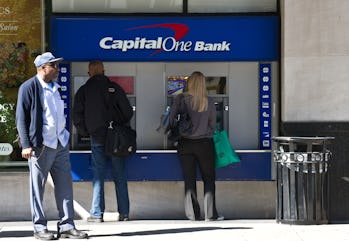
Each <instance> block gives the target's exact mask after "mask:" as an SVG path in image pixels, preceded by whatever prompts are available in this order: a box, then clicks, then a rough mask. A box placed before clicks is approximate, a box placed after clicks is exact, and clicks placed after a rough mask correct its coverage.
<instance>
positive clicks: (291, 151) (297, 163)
mask: <svg viewBox="0 0 349 241" xmlns="http://www.w3.org/2000/svg"><path fill="white" fill-rule="evenodd" d="M272 139H273V160H274V161H275V162H276V164H277V171H276V177H277V203H276V221H277V222H278V223H286V224H326V223H328V210H329V201H328V200H329V196H328V194H329V185H328V180H329V179H328V171H329V167H330V165H329V164H330V163H329V161H330V159H331V152H330V151H329V150H328V149H327V148H328V145H329V144H330V142H331V140H333V139H334V138H333V137H273V138H272Z"/></svg>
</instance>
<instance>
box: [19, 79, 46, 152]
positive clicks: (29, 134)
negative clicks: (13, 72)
mask: <svg viewBox="0 0 349 241" xmlns="http://www.w3.org/2000/svg"><path fill="white" fill-rule="evenodd" d="M42 91H43V89H42V86H41V84H40V81H39V79H38V78H37V77H36V76H34V77H32V78H30V79H28V80H27V81H25V82H24V83H23V84H22V85H21V86H20V87H19V90H18V99H17V107H16V126H17V130H18V134H19V138H20V143H21V145H22V148H23V149H25V148H29V147H41V146H42V143H43V136H42V128H43V116H42V115H43V108H42V106H43V105H42V103H41V93H42Z"/></svg>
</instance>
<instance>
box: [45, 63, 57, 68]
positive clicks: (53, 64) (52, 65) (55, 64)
mask: <svg viewBox="0 0 349 241" xmlns="http://www.w3.org/2000/svg"><path fill="white" fill-rule="evenodd" d="M46 66H51V67H52V68H55V69H58V67H59V64H58V63H49V64H47V65H46Z"/></svg>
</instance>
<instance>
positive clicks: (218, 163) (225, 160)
mask: <svg viewBox="0 0 349 241" xmlns="http://www.w3.org/2000/svg"><path fill="white" fill-rule="evenodd" d="M213 142H214V147H215V151H216V159H215V167H216V169H218V168H221V167H225V166H227V165H229V164H231V163H234V162H240V158H239V156H238V155H237V154H236V153H235V151H234V149H233V147H232V146H231V145H230V141H229V138H228V134H227V131H226V130H221V131H220V130H216V132H215V133H214V135H213Z"/></svg>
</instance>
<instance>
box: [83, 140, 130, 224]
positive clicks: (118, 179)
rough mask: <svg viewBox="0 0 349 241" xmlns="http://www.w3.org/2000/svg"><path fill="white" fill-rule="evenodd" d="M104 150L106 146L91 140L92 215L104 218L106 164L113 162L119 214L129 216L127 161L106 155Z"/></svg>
mask: <svg viewBox="0 0 349 241" xmlns="http://www.w3.org/2000/svg"><path fill="white" fill-rule="evenodd" d="M104 148H105V147H104V145H102V144H99V143H97V142H96V141H94V140H93V139H92V138H91V149H92V171H93V198H92V207H91V210H90V213H91V215H93V216H95V217H103V214H104V209H105V199H104V177H105V173H106V164H107V162H108V161H111V164H112V176H113V181H114V184H115V192H116V200H117V204H118V212H119V214H120V215H123V216H128V215H129V205H130V204H129V196H128V187H127V172H126V166H125V165H126V163H125V159H124V158H119V157H115V156H113V157H112V156H108V155H106V154H105V151H104Z"/></svg>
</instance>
